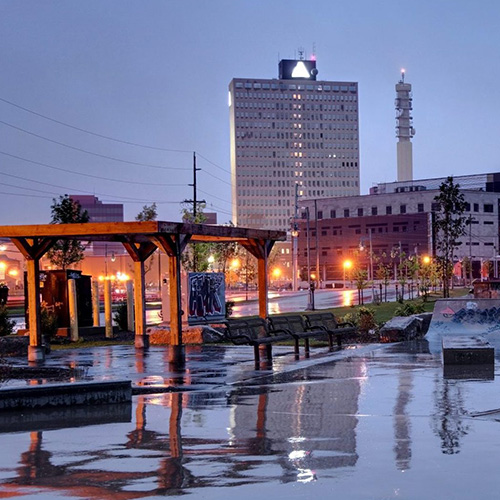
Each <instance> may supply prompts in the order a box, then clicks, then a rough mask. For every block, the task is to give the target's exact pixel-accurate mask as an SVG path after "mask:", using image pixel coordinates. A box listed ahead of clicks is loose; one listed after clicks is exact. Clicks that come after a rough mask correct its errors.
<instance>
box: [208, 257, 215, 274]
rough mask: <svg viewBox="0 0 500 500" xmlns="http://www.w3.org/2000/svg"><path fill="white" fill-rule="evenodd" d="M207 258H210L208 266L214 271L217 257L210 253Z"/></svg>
mask: <svg viewBox="0 0 500 500" xmlns="http://www.w3.org/2000/svg"><path fill="white" fill-rule="evenodd" d="M207 260H208V268H209V269H210V271H213V270H214V262H215V257H214V256H213V255H210V256H209V257H208V259H207Z"/></svg>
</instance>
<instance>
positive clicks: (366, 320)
mask: <svg viewBox="0 0 500 500" xmlns="http://www.w3.org/2000/svg"><path fill="white" fill-rule="evenodd" d="M340 322H341V323H352V324H353V325H354V326H357V327H358V328H359V331H360V332H361V333H368V332H369V331H370V330H375V329H376V328H377V323H376V322H375V311H374V310H373V309H370V308H369V307H363V306H362V307H359V308H358V309H357V310H356V311H355V312H353V313H347V314H346V315H345V316H343V317H342V318H341V320H340Z"/></svg>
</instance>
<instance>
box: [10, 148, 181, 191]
mask: <svg viewBox="0 0 500 500" xmlns="http://www.w3.org/2000/svg"><path fill="white" fill-rule="evenodd" d="M0 154H2V155H5V156H10V157H11V158H15V159H16V160H21V161H25V162H28V163H33V164H34V165H40V166H42V167H47V168H52V169H54V170H59V171H60V172H66V173H69V174H74V175H81V176H83V177H90V178H92V179H99V180H105V181H112V182H121V183H124V184H140V185H143V186H169V187H180V186H187V184H165V183H158V182H141V181H126V180H123V179H113V178H111V177H101V176H99V175H92V174H84V173H82V172H75V171H74V170H69V169H66V168H62V167H56V166H54V165H50V164H48V163H42V162H39V161H35V160H29V159H27V158H23V157H21V156H16V155H13V154H10V153H6V152H5V151H0ZM4 175H9V174H4ZM32 182H38V181H32Z"/></svg>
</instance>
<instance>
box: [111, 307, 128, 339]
mask: <svg viewBox="0 0 500 500" xmlns="http://www.w3.org/2000/svg"><path fill="white" fill-rule="evenodd" d="M127 311H128V308H127V303H126V302H122V303H120V304H119V306H118V308H117V309H116V311H115V314H114V315H113V320H114V322H115V323H116V324H117V325H118V328H119V329H120V331H122V332H126V331H128V314H127Z"/></svg>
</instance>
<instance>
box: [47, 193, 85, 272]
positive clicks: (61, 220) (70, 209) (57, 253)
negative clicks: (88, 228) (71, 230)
mask: <svg viewBox="0 0 500 500" xmlns="http://www.w3.org/2000/svg"><path fill="white" fill-rule="evenodd" d="M50 208H51V214H52V220H51V221H50V223H51V224H72V223H81V222H88V221H89V220H90V217H89V214H88V212H87V210H84V211H82V207H81V205H80V203H78V202H77V201H74V200H72V199H71V198H70V197H69V196H68V195H67V194H65V195H64V196H59V200H56V199H55V198H53V199H52V205H51V207H50ZM84 250H85V245H84V244H83V243H81V242H80V241H78V240H57V241H56V242H55V243H54V245H53V246H52V248H51V249H50V250H49V251H48V252H47V256H48V258H49V260H50V263H51V264H52V265H53V266H55V267H57V268H59V269H63V270H66V269H67V268H68V267H70V266H72V265H74V264H77V263H78V262H80V261H81V260H82V259H83V251H84Z"/></svg>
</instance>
